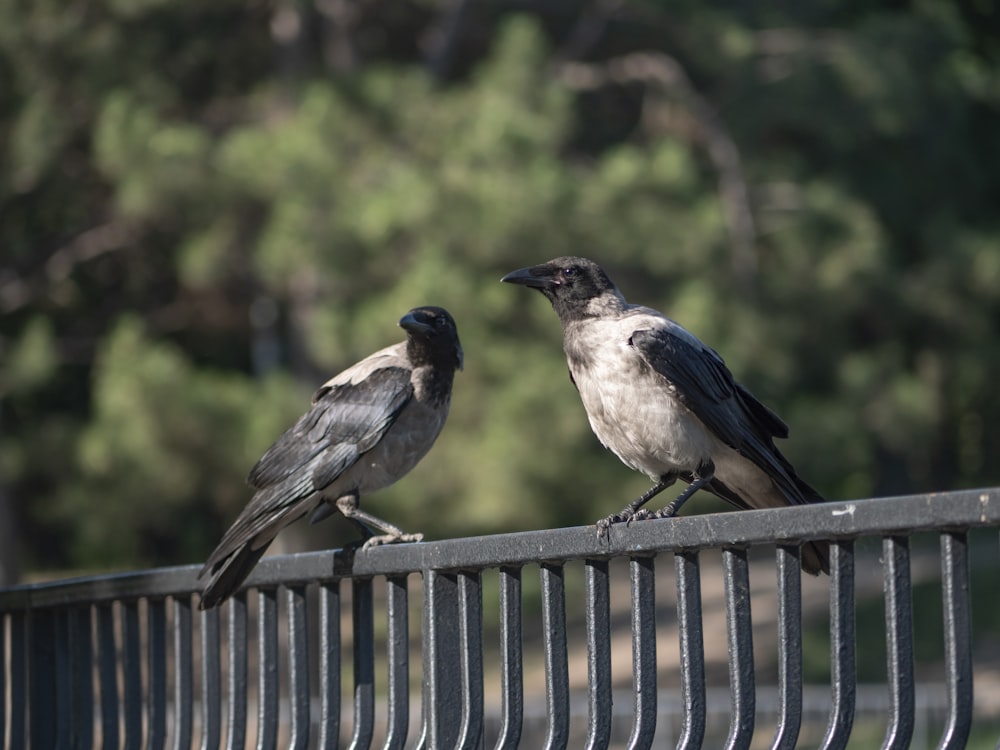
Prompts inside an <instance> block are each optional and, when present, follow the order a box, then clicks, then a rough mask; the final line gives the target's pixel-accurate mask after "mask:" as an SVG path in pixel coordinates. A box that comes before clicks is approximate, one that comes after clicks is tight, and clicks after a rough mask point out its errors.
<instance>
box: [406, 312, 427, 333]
mask: <svg viewBox="0 0 1000 750" xmlns="http://www.w3.org/2000/svg"><path fill="white" fill-rule="evenodd" d="M399 327H400V328H402V329H403V330H404V331H407V332H408V333H425V334H426V333H430V332H431V331H432V330H433V326H432V325H431V324H430V322H428V321H427V320H426V319H425V318H424V317H423V316H421V315H420V313H417V312H414V311H413V310H410V312H408V313H406V315H404V316H403V317H402V318H400V319H399Z"/></svg>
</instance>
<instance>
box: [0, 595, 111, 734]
mask: <svg viewBox="0 0 1000 750" xmlns="http://www.w3.org/2000/svg"><path fill="white" fill-rule="evenodd" d="M69 616H70V631H69V632H70V647H69V648H70V666H71V669H72V688H71V692H72V696H73V698H72V702H73V707H72V713H73V726H72V729H71V732H70V745H71V746H72V747H74V748H77V749H78V750H90V748H91V747H93V746H94V645H93V638H94V629H93V624H92V622H91V608H90V607H86V606H84V607H73V608H72V609H71V610H70V613H69ZM2 633H3V631H2V630H0V636H2ZM0 671H2V668H0ZM2 737H3V734H2V732H0V738H2Z"/></svg>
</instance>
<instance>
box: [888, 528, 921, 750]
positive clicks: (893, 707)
mask: <svg viewBox="0 0 1000 750" xmlns="http://www.w3.org/2000/svg"><path fill="white" fill-rule="evenodd" d="M882 557H883V559H884V560H885V568H884V570H883V579H882V583H883V589H884V594H885V631H886V632H885V641H886V642H885V648H886V660H887V664H886V669H887V673H888V680H889V710H890V716H889V727H888V729H887V731H886V736H885V741H884V742H883V743H882V747H883V748H884V749H885V750H889V749H890V748H905V747H909V744H910V740H911V739H912V738H913V725H914V718H915V715H916V713H915V712H916V704H915V695H914V686H913V603H912V589H911V587H910V541H909V539H907V538H906V537H898V536H889V537H885V538H884V539H883V540H882Z"/></svg>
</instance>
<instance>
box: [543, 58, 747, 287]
mask: <svg viewBox="0 0 1000 750" xmlns="http://www.w3.org/2000/svg"><path fill="white" fill-rule="evenodd" d="M557 71H558V76H559V78H560V80H562V81H563V82H564V83H565V84H566V85H567V86H569V87H570V88H573V89H577V90H589V89H596V88H599V87H601V86H605V85H607V84H609V83H613V84H624V83H636V82H640V83H645V84H647V85H649V86H650V87H651V88H652V89H653V91H654V92H658V93H659V94H660V95H661V97H664V96H665V95H666V94H668V93H674V94H677V95H679V97H680V99H681V101H682V102H683V103H684V106H685V107H686V108H687V111H688V113H689V114H690V115H691V117H692V118H693V120H694V122H695V123H696V124H697V126H698V129H699V132H698V135H699V136H700V137H701V138H702V139H703V140H704V146H705V150H706V152H707V153H708V156H709V159H711V161H712V164H713V166H714V167H715V169H716V172H717V173H718V180H719V181H718V191H719V199H720V201H721V203H722V210H723V214H724V215H725V220H726V226H727V228H728V230H729V239H730V243H731V246H732V264H733V274H734V276H735V278H736V282H737V284H738V286H739V288H740V289H742V290H743V291H744V292H745V293H747V294H749V295H752V293H753V289H754V285H755V279H756V275H757V251H756V241H757V229H756V225H755V222H754V218H753V212H752V211H751V209H750V198H749V191H748V189H747V182H746V177H745V175H744V172H743V160H742V158H741V156H740V150H739V147H738V146H737V145H736V141H735V140H734V139H733V137H732V135H730V133H729V131H728V130H727V129H726V127H725V126H724V125H723V124H722V122H721V121H720V120H719V117H718V115H717V114H716V112H715V108H714V107H713V106H712V105H711V103H710V102H709V101H708V99H706V98H705V96H703V95H702V94H701V93H700V92H699V91H698V90H697V89H696V88H695V86H694V85H693V84H692V82H691V79H690V77H689V76H688V75H687V72H686V71H685V70H684V68H683V66H681V64H680V63H679V62H678V61H677V60H676V59H675V58H673V57H671V56H670V55H667V54H665V53H662V52H634V53H631V54H628V55H623V56H621V57H615V58H612V59H610V60H607V61H606V62H603V63H580V62H564V63H562V64H560V65H559V66H558V68H557Z"/></svg>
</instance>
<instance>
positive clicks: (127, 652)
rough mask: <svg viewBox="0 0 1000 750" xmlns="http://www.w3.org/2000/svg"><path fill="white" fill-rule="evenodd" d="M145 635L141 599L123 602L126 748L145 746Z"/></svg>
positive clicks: (128, 749) (123, 697)
mask: <svg viewBox="0 0 1000 750" xmlns="http://www.w3.org/2000/svg"><path fill="white" fill-rule="evenodd" d="M141 642H142V637H141V636H140V634H139V602H138V601H135V600H129V601H124V602H122V649H123V656H124V663H123V665H122V671H123V676H124V680H123V682H122V704H123V707H124V713H125V747H126V750H138V748H140V747H142V696H143V689H142V664H141V659H142V651H141Z"/></svg>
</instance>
